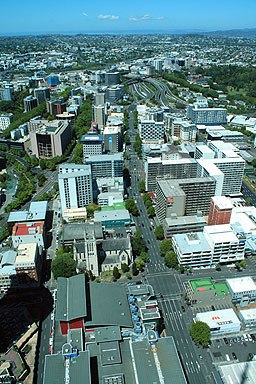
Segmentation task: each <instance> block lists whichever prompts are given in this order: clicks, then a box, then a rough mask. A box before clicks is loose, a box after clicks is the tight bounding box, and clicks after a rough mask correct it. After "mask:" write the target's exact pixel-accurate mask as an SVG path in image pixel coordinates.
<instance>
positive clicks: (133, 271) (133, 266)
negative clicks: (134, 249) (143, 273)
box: [132, 262, 139, 276]
mask: <svg viewBox="0 0 256 384" xmlns="http://www.w3.org/2000/svg"><path fill="white" fill-rule="evenodd" d="M138 273H139V271H138V269H137V265H136V263H135V262H134V263H132V274H133V276H137V275H138Z"/></svg>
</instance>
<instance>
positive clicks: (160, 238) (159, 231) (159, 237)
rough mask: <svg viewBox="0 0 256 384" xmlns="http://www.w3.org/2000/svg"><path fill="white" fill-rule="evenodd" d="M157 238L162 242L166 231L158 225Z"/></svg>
mask: <svg viewBox="0 0 256 384" xmlns="http://www.w3.org/2000/svg"><path fill="white" fill-rule="evenodd" d="M155 236H156V238H157V239H158V240H162V239H163V238H164V230H163V227H162V225H158V226H157V227H156V229H155Z"/></svg>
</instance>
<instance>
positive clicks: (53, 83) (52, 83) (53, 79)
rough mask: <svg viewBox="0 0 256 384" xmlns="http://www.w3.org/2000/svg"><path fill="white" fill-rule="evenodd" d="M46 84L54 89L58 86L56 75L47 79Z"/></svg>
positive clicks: (58, 80)
mask: <svg viewBox="0 0 256 384" xmlns="http://www.w3.org/2000/svg"><path fill="white" fill-rule="evenodd" d="M47 82H48V85H49V86H50V87H55V86H56V85H59V84H60V79H59V76H58V75H50V76H48V77H47Z"/></svg>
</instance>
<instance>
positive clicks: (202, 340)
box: [189, 321, 211, 347]
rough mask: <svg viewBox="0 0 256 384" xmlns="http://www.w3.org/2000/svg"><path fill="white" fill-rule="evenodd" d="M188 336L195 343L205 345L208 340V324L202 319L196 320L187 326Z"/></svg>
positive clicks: (209, 336)
mask: <svg viewBox="0 0 256 384" xmlns="http://www.w3.org/2000/svg"><path fill="white" fill-rule="evenodd" d="M189 332H190V336H191V337H192V339H193V340H194V342H195V343H196V344H197V345H200V344H201V345H202V346H203V347H207V345H208V344H209V342H210V338H211V335H210V327H209V325H208V324H206V323H204V322H203V321H196V322H195V323H193V324H192V327H191V328H189Z"/></svg>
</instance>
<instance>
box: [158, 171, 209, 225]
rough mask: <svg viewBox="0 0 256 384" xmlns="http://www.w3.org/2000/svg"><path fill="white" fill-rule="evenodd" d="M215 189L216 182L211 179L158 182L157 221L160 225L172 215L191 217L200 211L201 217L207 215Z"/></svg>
mask: <svg viewBox="0 0 256 384" xmlns="http://www.w3.org/2000/svg"><path fill="white" fill-rule="evenodd" d="M215 187H216V181H215V179H214V178H213V177H201V178H189V179H181V180H162V181H161V180H158V181H157V188H156V215H157V218H158V221H159V222H160V223H162V221H163V220H164V219H165V218H166V217H170V216H171V214H173V213H175V214H177V215H178V216H183V215H185V216H193V215H196V214H197V212H198V211H200V212H201V213H202V214H203V215H208V213H209V209H210V203H211V197H212V196H214V194H215Z"/></svg>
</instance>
